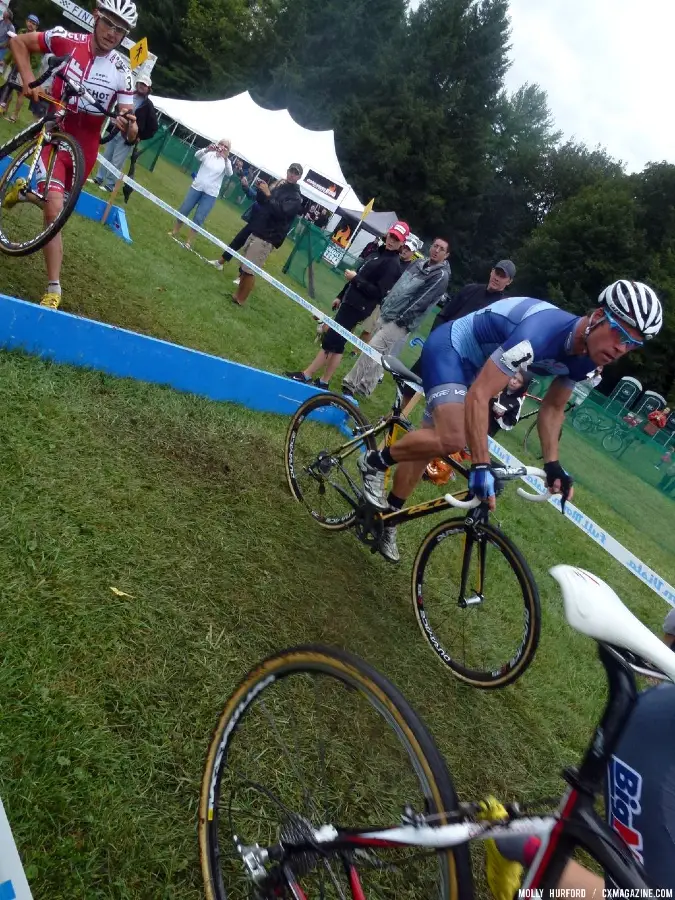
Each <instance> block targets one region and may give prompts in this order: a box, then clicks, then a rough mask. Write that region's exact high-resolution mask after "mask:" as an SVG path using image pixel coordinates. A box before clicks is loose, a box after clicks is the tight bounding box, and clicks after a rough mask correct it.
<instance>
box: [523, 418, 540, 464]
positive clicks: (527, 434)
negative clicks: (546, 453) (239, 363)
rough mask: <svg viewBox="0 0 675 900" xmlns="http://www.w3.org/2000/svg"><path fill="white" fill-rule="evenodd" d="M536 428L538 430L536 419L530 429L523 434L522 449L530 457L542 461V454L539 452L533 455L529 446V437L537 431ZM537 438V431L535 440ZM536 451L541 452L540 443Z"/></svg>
mask: <svg viewBox="0 0 675 900" xmlns="http://www.w3.org/2000/svg"><path fill="white" fill-rule="evenodd" d="M537 418H538V417H537ZM537 428H538V421H537V419H535V420H534V422H532V424H531V425H530V427H529V428H528V429H527V431H526V432H525V438H524V440H523V449H524V450H527V452H528V453H529V454H530V456H534V458H535V459H543V453H541V452H539V453H535V452H534V450H533V449H532V446H531V441H532V438H531V435H532V432H533V431H537ZM538 436H539V432H538V431H537V438H538ZM538 449H539V451H541V441H539V447H538Z"/></svg>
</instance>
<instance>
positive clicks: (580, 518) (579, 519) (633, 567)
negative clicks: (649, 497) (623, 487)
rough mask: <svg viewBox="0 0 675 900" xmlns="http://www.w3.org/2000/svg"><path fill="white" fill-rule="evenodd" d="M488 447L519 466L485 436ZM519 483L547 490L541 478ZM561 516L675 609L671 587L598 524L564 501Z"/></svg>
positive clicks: (553, 500) (540, 491) (674, 591)
mask: <svg viewBox="0 0 675 900" xmlns="http://www.w3.org/2000/svg"><path fill="white" fill-rule="evenodd" d="M488 446H489V448H490V453H492V455H493V456H496V457H497V459H498V460H500V462H503V463H504V464H505V465H507V466H522V465H523V463H522V462H521V461H520V460H519V459H518V458H517V457H515V456H514V455H513V454H512V453H509V451H508V450H506V449H505V448H504V447H502V446H501V444H498V443H497V441H495V440H493V439H492V438H491V437H488ZM523 481H525V482H527V484H529V485H530V487H532V488H533V489H534V490H535V491H536V492H537V493H538V494H543V493H545V492H546V490H547V489H546V486H545V485H544V482H543V481H542V480H541V478H535V477H534V476H533V475H525V476H524V477H523ZM548 502H549V503H551V504H552V505H553V506H555V508H556V509H557V510H558V511H559V512H560V511H562V507H561V504H560V497H557V496H556V497H551V498H550V499H549V501H548ZM565 517H566V518H567V519H569V521H570V522H573V523H574V524H575V525H576V526H577V528H581V530H582V531H584V532H585V533H586V534H587V535H588V536H589V538H591V540H594V541H595V542H596V544H600V546H601V547H602V548H603V549H604V550H606V551H607V553H609V555H610V556H613V557H614V559H616V560H618V562H620V563H621V565H623V566H625V567H626V568H627V569H628V570H629V571H630V572H632V573H633V575H635V576H636V577H637V578H639V579H640V580H641V581H644V583H645V584H646V585H647V587H650V588H651V589H652V590H653V591H654V592H655V593H657V594H658V595H659V596H660V597H662V598H663V599H664V600H665V601H666V602H667V603H670V605H671V606H675V588H674V587H673V586H672V585H670V584H668V582H667V581H664V579H663V578H661V576H660V575H658V574H657V573H656V572H655V571H654V570H653V569H650V568H649V566H646V565H645V564H644V563H643V562H642V561H641V560H639V559H638V558H637V556H635V555H634V554H633V553H631V552H630V550H627V549H626V547H624V546H623V544H620V543H619V542H618V541H617V540H616V538H613V537H612V535H611V534H608V533H607V532H606V531H605V529H604V528H602V526H600V525H598V523H597V522H594V521H593V519H591V518H590V517H589V516H587V515H586V513H583V512H582V511H581V510H580V509H578V507H576V506H575V505H574V504H573V503H570V502H567V503H566V504H565Z"/></svg>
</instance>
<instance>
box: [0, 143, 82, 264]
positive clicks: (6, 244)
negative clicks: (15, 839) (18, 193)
mask: <svg viewBox="0 0 675 900" xmlns="http://www.w3.org/2000/svg"><path fill="white" fill-rule="evenodd" d="M38 130H39V129H38ZM52 139H53V140H54V141H55V142H57V145H62V144H66V145H67V146H68V148H69V151H70V152H71V154H72V161H73V172H72V184H71V188H70V191H68V193H67V194H66V195H65V197H64V203H63V209H62V210H61V212H60V213H59V215H58V216H57V217H56V219H54V221H53V222H50V223H49V224H48V225H47V226H46V227H45V228H44V229H42V231H40V232H39V233H38V234H37V235H36V237H35V239H34V240H31V241H22V242H20V243H19V242H15V241H12V240H10V239H9V238H8V236H7V235H6V234H5V232H4V229H3V223H2V218H3V217H2V215H0V251H1V252H2V253H5V254H7V255H8V256H28V255H29V254H31V253H35V252H36V251H38V250H40V249H42V247H44V246H45V244H48V243H49V241H51V240H52V238H54V237H55V235H57V234H58V233H59V231H61V229H62V228H63V226H64V225H65V224H66V222H67V221H68V219H69V218H70V216H71V214H72V212H73V210H74V209H75V204H76V203H77V201H78V198H79V196H80V193H81V191H82V185H83V184H84V178H85V168H84V167H85V163H84V154H83V152H82V148H81V147H80V144H79V143H78V141H77V140H75V138H74V137H72V136H71V135H69V134H66V133H65V132H60V131H55V132H53V134H52ZM10 143H11V142H10ZM7 146H9V145H5V147H7ZM20 146H21V145H20V144H19V147H20ZM35 146H36V139H35V138H34V139H32V140H30V141H29V142H28V143H27V144H25V145H24V147H23V149H19V152H18V153H17V154H16V156H15V157H14V159H13V160H12V162H11V163H10V164H9V166H8V167H7V169H6V170H5V172H4V173H3V175H2V177H0V198H2V197H3V195H4V189H5V186H6V185H7V184H8V183H9V182H11V181H12V179H13V178H14V177H15V176H16V175H18V172H19V169H20V168H21V166H22V165H24V163H25V160H26V159H29V158H30V157H31V155H32V154H33V153H34V152H35ZM45 146H48V145H47V144H46V145H45ZM2 149H4V148H2ZM9 152H11V151H9ZM5 155H6V154H5ZM1 212H2V205H1V200H0V213H1Z"/></svg>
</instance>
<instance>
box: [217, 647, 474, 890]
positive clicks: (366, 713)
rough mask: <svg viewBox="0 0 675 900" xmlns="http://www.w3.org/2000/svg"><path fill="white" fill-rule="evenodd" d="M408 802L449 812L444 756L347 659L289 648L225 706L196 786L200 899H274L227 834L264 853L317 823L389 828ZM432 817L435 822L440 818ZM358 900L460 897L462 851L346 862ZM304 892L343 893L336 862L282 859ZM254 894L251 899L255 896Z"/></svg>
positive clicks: (452, 799)
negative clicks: (357, 885) (360, 894)
mask: <svg viewBox="0 0 675 900" xmlns="http://www.w3.org/2000/svg"><path fill="white" fill-rule="evenodd" d="M405 804H411V805H412V806H413V808H415V809H417V810H419V811H427V812H429V813H442V812H443V811H449V810H453V809H455V808H456V806H457V797H456V795H455V791H454V788H453V785H452V781H451V779H450V776H449V774H448V772H447V769H446V767H445V764H444V762H443V759H442V757H441V755H440V753H439V752H438V750H437V748H436V746H435V744H434V743H433V740H432V739H431V737H430V735H429V733H428V731H427V729H426V728H425V726H424V725H423V723H422V722H421V721H420V720H419V718H418V717H417V715H416V714H415V713H414V711H413V710H412V709H411V707H410V706H409V705H408V704H407V702H406V701H405V700H404V698H403V697H402V696H401V695H400V693H399V692H398V691H397V690H396V688H394V687H393V686H392V685H391V684H390V683H389V682H388V681H387V680H386V679H385V678H383V676H381V675H379V673H377V672H376V671H375V670H374V669H372V668H371V667H370V666H368V665H367V664H366V663H364V662H363V661H361V660H359V659H358V658H357V657H354V656H352V655H351V654H348V653H346V652H344V651H340V650H332V649H329V648H324V647H313V646H307V647H297V648H293V649H291V650H284V651H282V652H280V653H278V654H276V655H275V656H272V657H270V658H269V659H267V660H265V661H264V662H263V663H261V664H260V665H259V666H258V667H257V668H256V669H254V670H253V671H252V672H251V673H249V675H248V676H247V678H246V679H245V680H244V681H243V682H242V684H240V686H239V687H238V689H237V690H236V691H235V693H234V694H233V695H232V696H231V697H230V699H229V700H228V702H227V704H226V706H225V709H224V711H223V713H222V715H221V717H220V720H219V722H218V725H217V727H216V730H215V732H214V735H213V738H212V741H211V745H210V747H209V751H208V754H207V759H206V765H205V769H204V776H203V780H202V790H201V800H200V810H199V845H200V855H201V862H202V872H203V875H204V882H205V885H206V896H207V900H226V898H229V900H250V898H252V897H256V898H265V897H272V896H281V895H283V896H286V894H285V893H284V894H279V893H274V892H273V891H274V887H273V885H274V884H275V883H276V887H277V888H278V887H279V885H278V882H275V877H274V875H275V873H274V870H273V869H272V870H271V871H269V873H268V876H269V880H268V882H267V884H266V885H265V886H264V887H258V888H256V889H253V886H252V883H251V879H250V877H249V876H248V874H247V872H246V870H245V867H244V865H243V863H242V860H241V854H239V853H238V852H237V851H236V849H235V846H234V841H233V839H232V833H233V832H234V833H236V834H237V836H238V839H239V841H240V842H241V843H243V844H245V845H250V844H254V843H256V842H257V843H259V844H260V845H261V846H269V845H270V844H273V843H276V842H278V841H279V840H283V839H284V838H285V839H286V840H287V841H288V840H290V839H291V838H293V837H296V839H297V837H302V836H305V835H306V829H307V828H308V826H309V825H310V824H311V826H317V825H320V824H335V825H338V824H339V825H341V826H343V827H346V826H352V827H362V826H364V824H371V825H372V824H382V823H385V822H386V823H390V824H393V823H396V822H398V821H400V815H401V810H402V808H403V806H404V805H405ZM441 819H442V816H441ZM350 861H351V862H352V863H353V864H354V865H355V866H356V868H357V870H358V874H359V878H360V881H361V884H362V886H363V888H364V890H365V895H366V896H367V897H377V898H382V900H389V898H391V900H394V898H396V900H408V898H410V900H413V898H415V900H418V898H420V897H425V898H430V900H431V898H433V900H436V898H447V900H470V898H471V896H472V881H471V868H470V862H469V854H468V849H467V847H466V846H463V847H460V848H456V849H455V850H454V851H453V852H448V851H443V852H441V853H434V854H432V855H428V854H420V853H419V851H415V850H405V849H399V850H396V851H394V852H390V851H389V850H386V851H382V852H381V851H379V850H378V852H377V855H374V854H373V852H372V851H368V853H367V854H364V855H362V856H361V855H359V857H351V859H350ZM288 864H289V866H290V869H291V871H292V873H293V875H294V876H295V878H296V879H297V881H298V882H299V884H300V885H301V886H302V888H303V890H304V891H305V893H306V895H307V897H309V898H311V897H318V896H320V897H322V898H325V900H338V898H342V897H348V896H351V894H350V891H349V890H348V885H347V881H346V875H345V873H344V868H343V866H342V861H341V859H340V858H339V857H338V856H337V855H335V856H333V857H327V858H324V857H321V858H320V857H318V855H316V854H312V853H304V854H302V855H299V854H298V855H296V856H295V857H294V858H290V859H289V860H288ZM256 890H257V893H256Z"/></svg>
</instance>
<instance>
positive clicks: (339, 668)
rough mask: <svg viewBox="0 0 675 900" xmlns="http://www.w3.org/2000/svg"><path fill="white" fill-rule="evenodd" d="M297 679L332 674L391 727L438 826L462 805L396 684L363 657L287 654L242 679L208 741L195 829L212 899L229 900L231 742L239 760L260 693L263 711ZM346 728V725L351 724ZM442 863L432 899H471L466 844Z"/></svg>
mask: <svg viewBox="0 0 675 900" xmlns="http://www.w3.org/2000/svg"><path fill="white" fill-rule="evenodd" d="M294 674H296V675H297V674H300V675H305V674H308V675H320V676H328V677H329V678H330V679H336V680H337V681H338V682H341V683H342V685H343V686H344V687H345V688H347V689H348V691H349V692H350V694H351V693H352V692H353V691H356V692H358V693H359V694H360V695H361V696H362V698H363V699H365V700H366V702H367V703H368V704H369V706H370V707H372V708H373V709H374V710H375V712H376V713H378V714H379V716H380V717H382V719H383V720H384V722H385V723H386V725H387V726H388V728H387V733H388V734H389V728H391V729H392V731H393V734H394V737H395V739H396V741H397V742H398V745H400V746H401V747H402V749H403V750H404V751H405V754H406V756H407V758H408V760H409V762H410V763H411V766H412V769H413V772H414V777H415V779H416V781H417V782H418V784H419V786H420V787H421V788H422V789H423V790H424V791H425V797H426V805H427V810H426V811H427V813H428V814H436V815H437V816H438V818H437V819H436V821H438V822H439V824H441V823H443V822H444V821H445V819H444V818H443V815H442V814H443V812H452V811H455V810H456V809H457V807H458V799H457V794H456V792H455V789H454V785H453V783H452V779H451V777H450V774H449V772H448V770H447V767H446V764H445V761H444V759H443V757H442V755H441V753H440V751H439V750H438V748H437V747H436V744H435V743H434V741H433V738H432V737H431V735H430V733H429V731H428V729H427V727H426V726H425V725H424V723H423V722H422V720H421V719H420V718H419V716H418V715H417V713H416V712H415V711H414V710H413V709H412V707H411V706H410V705H409V704H408V702H407V701H406V700H405V698H404V697H403V695H402V694H401V693H400V692H399V691H398V689H397V688H395V687H394V685H392V684H391V682H389V681H388V680H387V679H386V678H385V677H384V676H383V675H381V674H380V673H379V672H378V671H377V670H376V669H374V668H373V667H372V666H370V665H368V664H367V663H366V662H364V661H363V660H361V659H360V658H359V657H357V656H354V655H353V654H351V653H348V652H347V651H344V650H340V649H337V648H330V647H323V646H319V645H306V646H299V647H293V648H290V649H287V650H282V651H280V652H278V653H275V654H274V655H273V656H270V657H268V658H267V659H265V660H264V661H263V662H261V663H259V664H258V665H257V666H256V667H255V668H254V669H253V670H252V671H251V672H249V674H248V675H247V676H246V677H245V678H244V680H243V681H242V682H241V683H240V685H239V687H238V688H237V689H236V690H235V691H234V693H233V694H232V695H231V696H230V698H229V699H228V701H227V702H226V704H225V707H224V709H223V711H222V713H221V715H220V718H219V720H218V723H217V725H216V728H215V730H214V732H213V735H212V738H211V742H210V745H209V748H208V752H207V756H206V762H205V766H204V773H203V777H202V785H201V794H200V803H199V824H198V832H199V850H200V860H201V866H202V874H203V878H204V884H205V888H206V898H207V900H227V898H228V896H231V895H230V894H228V887H227V886H226V885H225V884H224V881H223V875H222V869H221V853H220V848H219V843H218V824H219V818H220V815H219V814H220V803H221V801H222V798H221V782H222V779H223V775H224V772H225V769H226V768H227V765H228V757H229V755H230V754H231V752H232V745H233V742H234V744H235V750H234V752H235V759H236V758H237V757H236V737H237V735H238V732H239V729H240V727H241V725H242V723H243V722H244V721H245V720H246V717H247V715H248V714H249V712H250V710H251V709H252V707H253V704H254V703H255V702H256V701H257V700H258V698H259V697H260V696H261V695H263V699H262V703H261V705H262V706H263V709H265V708H266V705H268V704H269V703H271V702H272V701H271V700H269V699H268V701H267V704H266V702H265V700H264V696H265V694H264V692H265V690H267V689H268V688H271V687H272V686H273V685H274V684H276V683H278V682H279V681H280V680H282V679H285V678H287V677H288V676H291V675H294ZM268 693H269V692H268ZM299 712H300V716H302V715H303V712H307V711H306V710H305V711H303V710H302V709H301V710H300V711H299ZM345 724H346V725H347V727H349V723H348V720H346V721H345ZM271 733H272V732H271ZM383 764H385V763H384V762H383ZM347 777H348V778H349V779H352V778H353V777H354V776H353V773H351V772H350V773H348V775H347ZM223 818H225V817H223ZM321 824H326V823H325V822H322V823H321ZM334 824H339V825H341V826H343V827H345V826H348V825H351V826H353V827H361V826H364V827H367V825H368V824H370V825H379V824H382V823H380V822H377V823H375V822H371V823H363V822H344V821H340V822H339V823H334ZM391 824H394V823H393V822H392V823H391ZM228 849H230V848H228ZM437 862H438V867H439V874H440V878H439V881H440V882H441V883H440V884H439V892H438V893H437V894H435V896H438V897H439V898H442V900H472V898H473V879H472V875H471V860H470V855H469V850H468V846H467V845H466V844H464V845H461V846H459V847H455V848H454V849H453V850H444V851H440V852H438V854H437ZM235 863H236V860H235ZM300 865H301V863H300ZM242 870H243V865H242ZM306 871H309V870H306ZM300 881H302V878H301V877H300ZM247 896H248V895H247ZM250 896H252V895H250ZM255 896H259V895H258V894H256V895H255ZM260 896H263V895H262V894H261V895H260ZM265 896H266V895H265ZM275 896H276V894H275ZM378 896H379V894H378ZM392 900H393V898H392Z"/></svg>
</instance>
